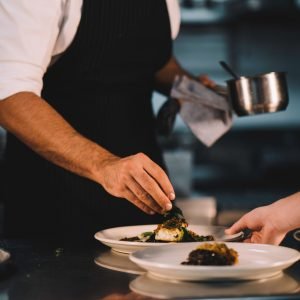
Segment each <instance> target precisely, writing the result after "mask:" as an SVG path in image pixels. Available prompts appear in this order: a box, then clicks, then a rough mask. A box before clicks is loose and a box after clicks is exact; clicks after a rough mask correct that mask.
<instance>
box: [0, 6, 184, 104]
mask: <svg viewBox="0 0 300 300" xmlns="http://www.w3.org/2000/svg"><path fill="white" fill-rule="evenodd" d="M166 3H167V7H168V11H169V17H170V26H171V33H172V37H173V39H174V38H175V37H176V36H177V34H178V31H179V26H180V12H179V6H178V3H177V0H166ZM81 7H82V0H51V1H49V0H30V1H29V0H18V1H11V0H10V1H7V0H0V70H1V71H0V100H1V99H5V98H7V97H9V96H11V95H13V94H15V93H17V92H21V91H28V92H34V93H36V94H37V95H40V93H41V90H42V87H43V82H42V78H43V75H44V73H45V72H46V70H47V68H48V66H49V65H51V63H53V62H54V61H55V59H57V57H58V56H59V55H61V54H62V53H63V52H64V51H65V50H66V49H67V48H68V46H69V45H70V43H71V42H72V40H73V38H74V36H75V34H76V31H77V27H78V25H79V21H80V17H81Z"/></svg>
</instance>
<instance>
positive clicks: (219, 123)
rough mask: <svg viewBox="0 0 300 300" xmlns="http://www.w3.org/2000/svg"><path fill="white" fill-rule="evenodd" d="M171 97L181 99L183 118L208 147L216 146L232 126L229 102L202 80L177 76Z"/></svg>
mask: <svg viewBox="0 0 300 300" xmlns="http://www.w3.org/2000/svg"><path fill="white" fill-rule="evenodd" d="M171 97H173V98H176V99H180V100H181V102H182V105H181V108H180V116H181V118H182V119H183V121H184V122H185V123H186V124H187V126H188V127H189V128H190V129H191V131H192V132H193V133H194V135H195V136H196V137H197V138H198V139H199V140H200V141H201V142H202V143H203V144H204V145H206V146H207V147H210V146H212V145H213V144H214V143H215V142H216V141H217V140H218V139H219V138H220V137H221V136H222V135H223V134H225V133H226V132H227V131H228V130H229V129H230V128H231V126H232V109H231V106H230V104H229V101H227V99H226V98H225V97H223V96H220V95H219V94H217V93H215V92H214V91H212V90H210V89H208V88H207V87H205V86H204V85H202V84H201V83H199V82H198V81H195V80H192V79H189V78H188V77H186V76H177V77H176V78H175V81H174V84H173V87H172V90H171Z"/></svg>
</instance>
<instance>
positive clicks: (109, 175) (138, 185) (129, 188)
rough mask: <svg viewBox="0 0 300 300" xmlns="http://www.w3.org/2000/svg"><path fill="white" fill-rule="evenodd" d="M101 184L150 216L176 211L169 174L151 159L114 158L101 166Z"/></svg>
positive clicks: (136, 156)
mask: <svg viewBox="0 0 300 300" xmlns="http://www.w3.org/2000/svg"><path fill="white" fill-rule="evenodd" d="M99 173H101V175H99V176H101V177H100V178H99V181H100V184H101V185H102V186H103V187H104V189H105V190H106V191H107V192H108V193H110V194H112V195H113V196H116V197H119V198H125V199H127V200H128V201H130V202H131V203H133V204H134V205H136V206H137V207H138V208H140V209H141V210H142V211H144V212H145V213H148V214H154V213H160V214H162V213H164V212H166V211H168V210H170V209H171V208H172V204H171V201H170V200H174V199H175V193H174V189H173V187H172V184H171V182H170V180H169V178H168V176H167V175H166V173H165V172H164V171H163V170H162V168H161V167H159V166H158V165H157V164H156V163H154V162H153V161H152V160H151V159H150V158H149V157H148V156H146V155H145V154H143V153H138V154H135V155H132V156H128V157H125V158H120V157H117V156H113V155H112V156H110V157H109V158H107V159H105V160H104V161H103V162H102V163H101V171H99Z"/></svg>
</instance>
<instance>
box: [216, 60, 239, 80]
mask: <svg viewBox="0 0 300 300" xmlns="http://www.w3.org/2000/svg"><path fill="white" fill-rule="evenodd" d="M220 65H221V66H222V67H223V68H224V70H225V71H227V72H228V73H229V74H230V75H231V76H232V77H233V78H234V79H236V80H237V79H239V78H240V76H238V75H237V73H236V72H234V71H233V70H232V68H231V67H229V65H228V64H227V63H226V62H225V61H222V60H221V61H220Z"/></svg>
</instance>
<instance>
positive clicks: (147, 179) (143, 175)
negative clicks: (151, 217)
mask: <svg viewBox="0 0 300 300" xmlns="http://www.w3.org/2000/svg"><path fill="white" fill-rule="evenodd" d="M138 172H139V174H136V176H135V179H136V181H137V182H138V183H139V184H140V186H141V187H142V188H143V189H144V190H145V191H146V192H147V193H148V194H149V195H150V196H151V197H152V198H153V199H154V200H155V201H156V203H157V204H158V205H159V206H160V207H161V209H162V210H163V211H167V210H170V209H171V208H172V204H171V202H170V199H169V198H168V197H167V195H166V194H165V193H164V191H163V190H162V189H161V187H160V185H159V184H158V183H157V181H155V180H154V179H153V177H152V176H150V175H149V174H148V173H147V172H146V171H145V170H142V172H140V171H138ZM161 213H162V212H161Z"/></svg>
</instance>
